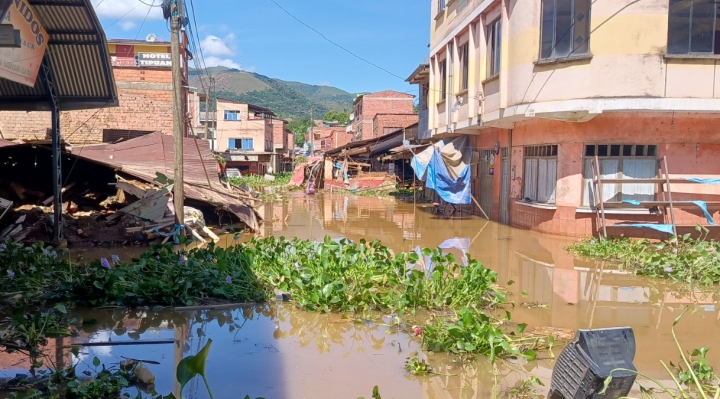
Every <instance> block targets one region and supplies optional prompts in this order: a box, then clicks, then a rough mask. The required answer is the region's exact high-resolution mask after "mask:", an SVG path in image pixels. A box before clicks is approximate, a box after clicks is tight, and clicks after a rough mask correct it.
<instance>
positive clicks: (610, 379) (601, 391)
mask: <svg viewBox="0 0 720 399" xmlns="http://www.w3.org/2000/svg"><path fill="white" fill-rule="evenodd" d="M611 382H612V375H610V376H609V377H608V378H606V379H605V382H603V388H602V389H601V390H600V392H598V395H605V392H606V391H607V389H608V386H610V383H611Z"/></svg>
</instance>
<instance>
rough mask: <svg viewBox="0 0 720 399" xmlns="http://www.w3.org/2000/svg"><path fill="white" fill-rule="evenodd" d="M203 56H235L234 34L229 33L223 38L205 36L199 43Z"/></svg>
mask: <svg viewBox="0 0 720 399" xmlns="http://www.w3.org/2000/svg"><path fill="white" fill-rule="evenodd" d="M200 47H201V48H202V51H203V54H204V55H206V56H215V57H222V56H233V55H235V50H236V47H235V34H234V33H231V34H229V35H227V36H225V37H224V38H219V37H217V36H214V35H207V36H205V39H203V40H202V41H201V42H200Z"/></svg>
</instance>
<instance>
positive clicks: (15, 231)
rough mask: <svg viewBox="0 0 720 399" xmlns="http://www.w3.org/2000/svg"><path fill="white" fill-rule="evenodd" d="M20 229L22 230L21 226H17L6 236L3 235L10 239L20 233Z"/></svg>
mask: <svg viewBox="0 0 720 399" xmlns="http://www.w3.org/2000/svg"><path fill="white" fill-rule="evenodd" d="M22 229H23V227H22V225H21V224H18V225H16V226H15V228H14V229H12V230H10V232H8V233H7V234H5V237H7V238H12V237H13V236H14V235H15V234H17V233H19V232H21V231H22Z"/></svg>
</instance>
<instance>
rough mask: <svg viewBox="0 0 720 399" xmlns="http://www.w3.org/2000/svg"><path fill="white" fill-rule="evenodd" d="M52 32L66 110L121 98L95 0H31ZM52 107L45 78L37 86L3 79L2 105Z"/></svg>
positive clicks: (55, 69) (53, 59)
mask: <svg viewBox="0 0 720 399" xmlns="http://www.w3.org/2000/svg"><path fill="white" fill-rule="evenodd" d="M28 2H29V3H30V5H32V6H33V8H34V9H35V14H36V16H37V18H38V19H39V20H40V22H41V23H42V25H43V26H44V27H45V30H46V31H47V33H48V35H49V40H48V47H47V50H46V51H45V55H46V56H48V58H49V61H50V66H51V68H52V70H53V74H54V77H55V84H56V85H57V90H58V95H59V97H60V98H59V100H60V107H61V110H63V111H67V110H74V109H87V108H101V107H106V106H115V105H117V103H118V95H117V88H116V87H115V79H114V77H113V74H112V69H111V66H110V57H109V56H108V52H107V40H106V39H105V32H104V31H103V29H102V26H101V25H100V21H99V20H98V18H97V15H95V10H94V9H93V7H92V5H91V4H90V0H28ZM49 109H50V106H49V104H48V98H47V94H46V92H45V88H44V85H43V82H42V80H41V79H40V78H39V77H38V79H37V80H36V82H35V87H29V86H25V85H22V84H19V83H15V82H11V81H9V80H6V79H0V110H23V111H40V110H44V111H47V110H49Z"/></svg>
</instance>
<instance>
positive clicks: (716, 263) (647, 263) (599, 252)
mask: <svg viewBox="0 0 720 399" xmlns="http://www.w3.org/2000/svg"><path fill="white" fill-rule="evenodd" d="M696 230H697V231H698V232H699V233H700V237H699V238H693V237H692V236H691V234H689V233H688V234H685V235H683V236H673V237H670V238H669V239H668V240H667V242H660V243H653V242H650V241H649V240H647V239H644V240H633V239H630V238H611V239H597V238H586V239H583V240H581V241H578V242H577V243H575V244H573V245H571V246H569V247H568V248H567V250H568V251H570V252H571V253H573V254H575V255H579V256H583V257H586V258H591V259H603V260H609V261H614V262H618V263H619V264H620V265H621V267H623V268H625V269H628V270H630V271H632V272H634V273H636V274H639V275H644V276H648V277H653V278H654V277H661V278H668V279H670V280H673V281H675V282H681V283H699V284H702V285H714V284H718V283H720V242H717V241H714V240H708V239H707V233H708V232H709V231H708V229H707V228H705V227H702V226H697V227H696Z"/></svg>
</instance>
